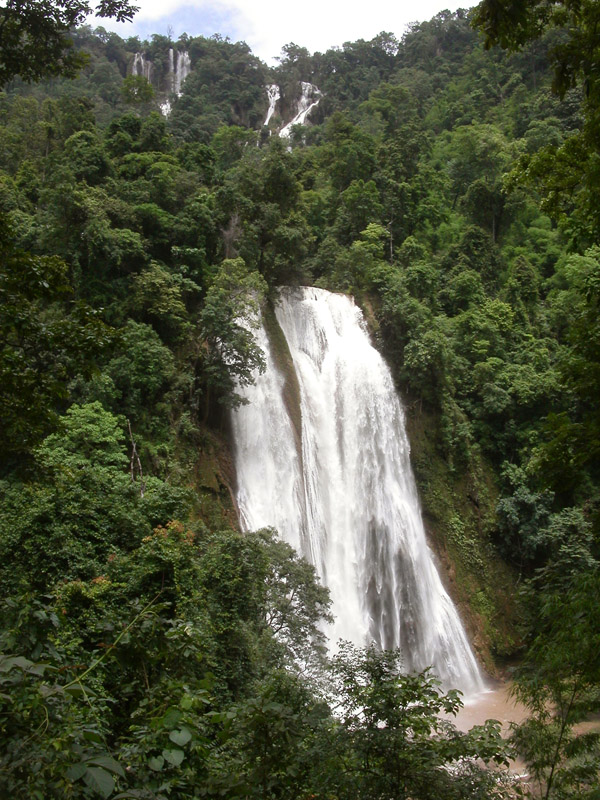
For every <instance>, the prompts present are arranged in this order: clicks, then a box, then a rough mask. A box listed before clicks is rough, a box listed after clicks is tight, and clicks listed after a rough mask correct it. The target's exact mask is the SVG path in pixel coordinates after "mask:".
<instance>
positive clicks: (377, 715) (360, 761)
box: [328, 642, 509, 800]
mask: <svg viewBox="0 0 600 800" xmlns="http://www.w3.org/2000/svg"><path fill="white" fill-rule="evenodd" d="M401 667H402V656H401V654H400V652H399V651H386V650H384V651H379V650H377V649H376V648H375V647H374V646H373V645H371V646H370V647H367V648H363V649H357V648H355V647H354V646H352V645H350V644H349V643H347V642H346V643H342V646H341V648H340V651H339V653H338V654H337V655H336V656H335V657H334V658H333V664H332V679H333V681H332V692H333V693H334V696H333V698H332V704H333V706H334V707H335V708H336V714H337V716H338V718H339V724H338V725H337V726H336V735H335V739H334V744H333V747H334V748H336V751H337V753H338V755H339V756H341V758H340V760H339V761H337V760H336V761H335V762H334V763H335V764H336V768H337V772H336V775H335V776H330V779H331V777H333V782H334V786H335V787H336V789H337V793H336V792H335V791H334V792H332V795H333V796H335V797H341V798H344V799H345V798H359V800H379V798H384V797H385V798H388V797H389V798H391V797H393V798H394V800H408V798H411V800H439V798H441V797H443V798H444V800H451V799H452V798H456V800H458V799H459V798H465V797H468V798H471V799H472V800H475V798H482V800H483V798H488V797H490V796H491V797H495V798H501V797H508V796H509V795H508V793H507V792H506V793H505V791H503V785H502V783H503V781H502V774H501V773H500V772H499V771H497V772H488V771H486V770H485V769H483V768H482V767H481V766H479V765H478V764H477V763H476V760H475V759H478V758H479V759H481V760H482V761H483V762H486V763H489V762H493V763H495V764H497V765H502V764H507V758H506V749H505V746H504V745H503V742H502V739H501V736H500V726H499V723H498V722H495V721H492V720H488V721H487V722H486V723H485V725H483V726H476V727H474V728H473V729H472V730H471V731H470V732H469V733H466V734H461V733H459V732H458V731H457V730H456V729H455V728H454V726H453V725H452V723H451V722H449V720H448V717H449V716H452V715H455V714H456V713H457V711H458V709H459V708H460V707H461V705H462V704H461V701H460V697H459V692H457V691H454V690H452V691H450V692H448V693H447V694H444V693H443V692H441V691H440V689H439V687H438V681H436V680H435V679H434V678H433V677H432V676H431V675H430V674H429V673H428V671H425V672H423V673H420V674H416V675H406V674H402V669H401ZM328 788H332V787H328Z"/></svg>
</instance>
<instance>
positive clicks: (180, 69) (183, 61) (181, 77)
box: [173, 50, 192, 97]
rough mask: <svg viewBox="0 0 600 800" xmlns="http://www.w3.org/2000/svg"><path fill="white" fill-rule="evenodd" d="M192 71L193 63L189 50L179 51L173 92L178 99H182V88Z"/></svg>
mask: <svg viewBox="0 0 600 800" xmlns="http://www.w3.org/2000/svg"><path fill="white" fill-rule="evenodd" d="M191 71H192V61H191V59H190V56H189V53H188V52H187V50H178V51H177V62H176V65H175V78H174V81H173V91H174V92H175V94H176V95H177V97H181V87H182V86H183V82H184V81H185V79H186V78H187V76H188V75H189V74H190V72H191Z"/></svg>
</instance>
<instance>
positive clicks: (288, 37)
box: [90, 0, 474, 64]
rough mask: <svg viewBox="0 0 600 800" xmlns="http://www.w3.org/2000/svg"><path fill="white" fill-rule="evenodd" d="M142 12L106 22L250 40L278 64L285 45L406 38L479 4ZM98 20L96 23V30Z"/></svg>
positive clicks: (149, 6)
mask: <svg viewBox="0 0 600 800" xmlns="http://www.w3.org/2000/svg"><path fill="white" fill-rule="evenodd" d="M134 3H135V5H138V6H139V7H140V10H139V11H138V13H137V14H136V15H135V17H134V19H133V22H132V23H129V24H117V23H115V22H114V21H112V20H106V21H103V22H102V24H103V25H104V27H106V28H108V29H110V30H115V31H117V33H118V34H119V35H120V36H123V37H124V38H127V37H128V36H136V35H138V36H140V38H142V39H143V38H147V37H149V36H150V35H151V34H153V33H160V34H167V31H168V29H169V27H171V28H172V29H173V36H174V38H175V39H176V38H177V37H178V36H179V35H180V34H182V33H183V32H186V33H188V34H189V35H190V36H200V35H202V36H212V34H213V33H220V34H221V35H222V36H229V38H230V39H231V40H232V41H239V40H243V41H245V42H246V43H247V44H248V45H249V46H250V48H251V49H252V52H253V53H254V54H255V55H257V56H259V58H261V59H262V60H263V61H266V62H268V63H270V64H272V63H273V59H274V58H275V56H278V55H280V53H281V48H282V46H283V45H284V44H288V43H289V42H295V43H296V44H298V45H301V46H302V47H306V48H308V50H310V52H311V53H313V52H316V51H320V52H324V51H325V50H327V49H328V48H329V47H333V46H341V45H342V44H343V43H344V42H351V41H355V40H356V39H366V40H369V39H372V38H373V37H374V36H376V35H377V34H378V33H381V31H389V32H391V33H393V34H395V35H396V36H397V38H401V36H402V34H403V33H404V31H405V30H406V26H407V25H408V23H410V22H424V21H425V20H428V19H431V17H433V16H435V14H437V13H438V12H439V11H443V10H449V11H455V10H456V9H457V8H461V7H463V8H465V7H469V6H471V5H474V2H473V0H470V1H469V0H466V2H462V3H461V2H456V0H446V2H444V0H420V2H418V3H414V2H406V0H395V2H394V0H391V1H390V0H346V2H343V0H302V1H301V2H299V1H298V0H134ZM98 22H99V21H98V20H93V19H90V23H91V24H92V25H95V24H98Z"/></svg>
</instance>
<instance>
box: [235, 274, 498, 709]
mask: <svg viewBox="0 0 600 800" xmlns="http://www.w3.org/2000/svg"><path fill="white" fill-rule="evenodd" d="M276 316H277V320H278V322H279V325H280V327H281V329H282V331H283V333H284V335H285V338H286V340H287V343H288V346H289V349H290V353H291V356H292V360H293V365H294V370H295V375H296V378H297V381H298V386H299V396H300V409H296V412H294V411H292V412H291V413H290V412H289V411H288V409H289V408H290V402H291V401H290V397H289V393H287V394H286V392H285V391H284V384H285V379H284V377H283V376H282V375H281V373H280V372H279V370H278V368H277V366H276V364H275V362H274V359H273V356H272V353H271V349H270V346H269V342H268V339H267V336H266V334H265V333H264V331H261V332H260V339H259V344H260V345H261V347H263V349H264V351H265V355H266V360H267V370H266V372H265V373H264V374H263V375H261V376H257V380H256V384H255V385H254V386H250V387H248V388H247V389H245V390H244V394H245V396H246V398H247V399H248V401H249V403H248V405H245V406H242V407H241V408H240V409H239V410H237V411H236V412H235V413H234V414H233V433H234V442H235V460H236V470H237V478H238V494H237V502H238V506H239V509H240V517H241V524H242V527H243V528H245V529H246V530H256V529H258V528H261V527H265V526H272V527H275V528H277V530H278V531H279V533H280V535H281V536H282V538H284V539H285V540H286V541H288V542H289V543H290V544H292V545H293V546H294V547H295V548H296V549H298V550H299V552H301V553H302V554H303V555H305V556H306V557H307V558H308V559H309V560H310V561H311V562H312V563H313V564H314V565H315V567H316V568H317V571H318V573H319V575H320V577H321V580H322V582H323V583H324V584H325V585H326V586H328V587H329V590H330V592H331V597H332V601H333V607H332V610H333V613H334V615H335V622H334V624H333V626H332V627H331V629H330V630H329V631H328V635H329V637H330V639H331V640H332V641H336V640H337V639H338V638H343V639H348V640H350V641H352V642H354V643H355V644H359V645H362V644H365V643H367V642H368V641H374V642H375V643H376V644H377V645H379V646H380V647H384V648H392V647H400V648H401V649H402V652H403V655H404V666H405V668H406V670H407V671H413V670H421V669H424V668H425V667H427V666H430V665H431V666H433V668H434V671H435V673H436V674H437V675H438V677H439V678H440V679H441V680H442V682H443V684H444V686H445V687H446V688H449V687H456V688H459V689H461V690H462V691H463V692H465V693H466V694H472V693H474V692H476V691H479V690H481V689H482V688H483V681H482V679H481V675H480V673H479V669H478V666H477V663H476V661H475V658H474V656H473V654H472V652H471V648H470V646H469V643H468V640H467V637H466V635H465V632H464V629H463V626H462V624H461V622H460V619H459V617H458V614H457V612H456V609H455V607H454V605H453V603H452V601H451V600H450V598H449V596H448V594H447V593H446V591H445V589H444V587H443V585H442V583H441V580H440V577H439V575H438V573H437V570H436V568H435V565H434V561H433V557H432V554H431V551H430V550H429V547H428V546H427V542H426V538H425V532H424V528H423V523H422V519H421V514H420V509H419V502H418V497H417V492H416V487H415V483H414V478H413V475H412V470H411V467H410V461H409V444H408V440H407V437H406V432H405V426H404V414H403V410H402V407H401V405H400V401H399V399H398V397H397V394H396V391H395V388H394V385H393V381H392V377H391V374H390V372H389V369H388V368H387V366H386V364H385V362H384V361H383V359H382V358H381V356H380V354H379V353H378V352H377V351H376V350H375V349H374V348H373V347H372V345H371V343H370V341H369V337H368V334H367V331H366V327H365V323H364V320H363V317H362V313H361V312H360V310H359V309H358V308H357V307H356V306H355V304H354V302H353V301H352V300H351V299H350V298H348V297H346V296H344V295H337V294H332V293H330V292H326V291H324V290H322V289H315V288H299V289H284V290H282V293H281V297H280V300H279V302H278V304H277V306H276ZM298 411H299V412H300V414H299V415H298V413H297V412H298ZM298 416H300V418H301V423H300V421H299V419H298ZM298 428H301V430H298Z"/></svg>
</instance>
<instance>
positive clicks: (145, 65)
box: [131, 53, 153, 83]
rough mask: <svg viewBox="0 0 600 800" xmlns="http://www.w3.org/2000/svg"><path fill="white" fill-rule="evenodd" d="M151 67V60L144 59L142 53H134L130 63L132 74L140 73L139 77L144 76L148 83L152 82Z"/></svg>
mask: <svg viewBox="0 0 600 800" xmlns="http://www.w3.org/2000/svg"><path fill="white" fill-rule="evenodd" d="M152 68H153V64H152V62H151V61H146V59H145V58H144V54H143V53H136V54H135V55H134V57H133V63H132V65H131V74H132V75H140V76H141V77H143V78H146V80H147V81H148V83H152Z"/></svg>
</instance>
